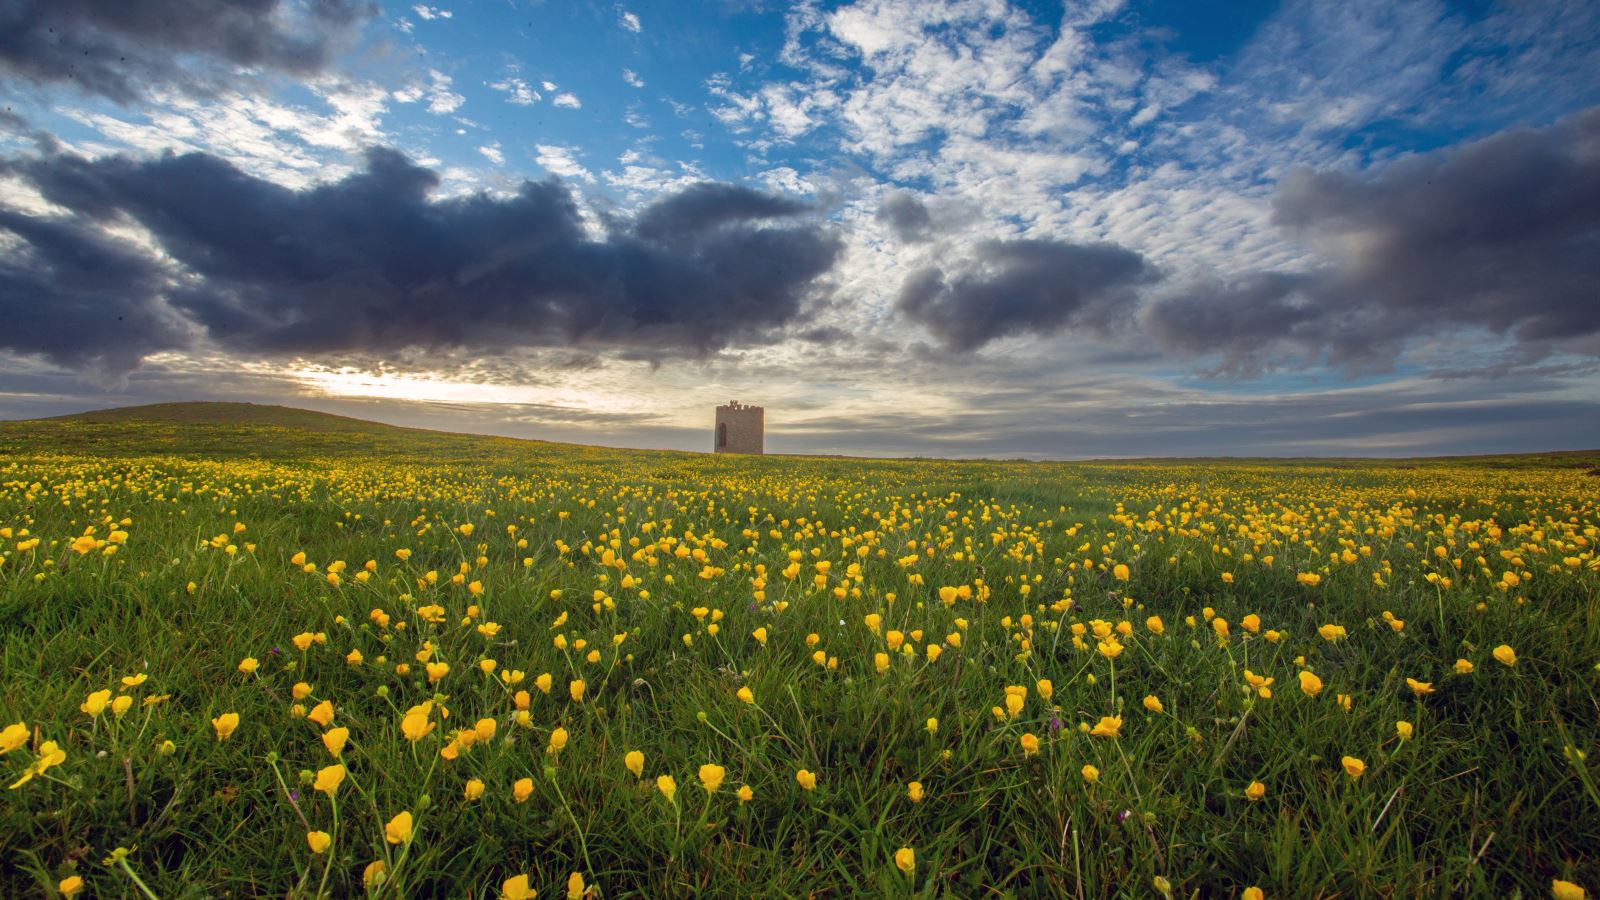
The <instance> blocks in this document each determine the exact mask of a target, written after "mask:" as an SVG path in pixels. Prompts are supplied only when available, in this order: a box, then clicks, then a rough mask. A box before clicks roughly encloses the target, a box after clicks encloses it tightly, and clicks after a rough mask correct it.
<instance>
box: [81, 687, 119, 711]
mask: <svg viewBox="0 0 1600 900" xmlns="http://www.w3.org/2000/svg"><path fill="white" fill-rule="evenodd" d="M110 702H111V691H110V690H103V691H95V692H94V693H92V694H90V695H89V696H88V697H87V698H86V699H85V700H84V701H83V702H82V703H80V704H78V709H80V710H83V711H84V712H86V713H88V714H89V715H91V716H98V715H100V714H101V713H103V712H105V711H106V705H107V704H108V703H110Z"/></svg>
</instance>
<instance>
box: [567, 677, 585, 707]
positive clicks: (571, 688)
mask: <svg viewBox="0 0 1600 900" xmlns="http://www.w3.org/2000/svg"><path fill="white" fill-rule="evenodd" d="M585 687H588V685H586V684H584V682H583V679H582V678H574V679H572V681H570V682H568V684H567V693H568V694H571V695H572V699H573V702H575V703H582V702H583V689H584V688H585Z"/></svg>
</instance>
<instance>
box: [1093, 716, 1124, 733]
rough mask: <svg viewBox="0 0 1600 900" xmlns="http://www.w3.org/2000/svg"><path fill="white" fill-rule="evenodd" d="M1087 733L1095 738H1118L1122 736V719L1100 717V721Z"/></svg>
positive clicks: (1118, 717) (1117, 717)
mask: <svg viewBox="0 0 1600 900" xmlns="http://www.w3.org/2000/svg"><path fill="white" fill-rule="evenodd" d="M1089 733H1090V734H1092V735H1094V736H1095V737H1108V738H1114V737H1120V736H1121V734H1122V717H1121V716H1101V717H1100V721H1099V722H1096V723H1095V726H1094V728H1093V729H1091V730H1090V731H1089Z"/></svg>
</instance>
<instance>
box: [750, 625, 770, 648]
mask: <svg viewBox="0 0 1600 900" xmlns="http://www.w3.org/2000/svg"><path fill="white" fill-rule="evenodd" d="M750 636H751V637H753V638H755V639H756V641H757V642H758V643H759V644H761V646H763V647H765V646H766V645H767V629H766V628H765V627H762V628H757V629H756V630H755V631H752V632H750Z"/></svg>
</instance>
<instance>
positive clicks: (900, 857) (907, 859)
mask: <svg viewBox="0 0 1600 900" xmlns="http://www.w3.org/2000/svg"><path fill="white" fill-rule="evenodd" d="M894 865H895V868H897V869H899V870H900V871H902V872H904V873H906V874H907V875H910V874H911V873H913V872H915V871H916V870H917V851H915V850H913V849H911V848H910V847H901V848H900V849H899V850H896V851H895V852H894Z"/></svg>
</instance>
